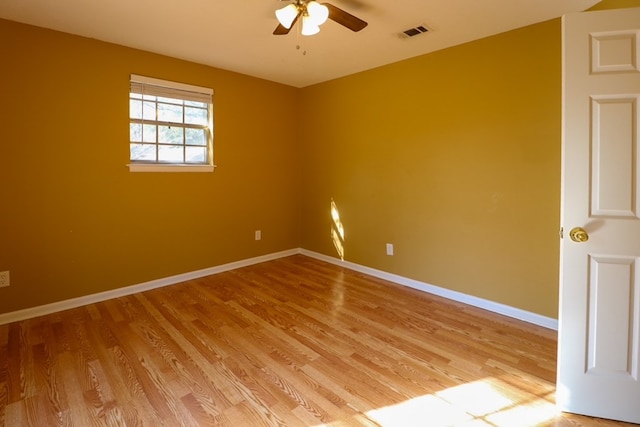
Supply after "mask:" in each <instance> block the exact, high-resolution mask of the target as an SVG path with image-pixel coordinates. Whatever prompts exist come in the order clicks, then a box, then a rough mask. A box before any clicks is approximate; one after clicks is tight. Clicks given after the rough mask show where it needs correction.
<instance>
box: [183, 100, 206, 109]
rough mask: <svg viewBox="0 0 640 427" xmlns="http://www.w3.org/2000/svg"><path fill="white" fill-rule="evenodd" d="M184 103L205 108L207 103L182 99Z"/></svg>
mask: <svg viewBox="0 0 640 427" xmlns="http://www.w3.org/2000/svg"><path fill="white" fill-rule="evenodd" d="M184 105H186V106H188V107H198V108H207V104H206V103H204V102H198V101H184Z"/></svg>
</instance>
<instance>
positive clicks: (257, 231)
mask: <svg viewBox="0 0 640 427" xmlns="http://www.w3.org/2000/svg"><path fill="white" fill-rule="evenodd" d="M261 239H262V231H260V230H256V240H261Z"/></svg>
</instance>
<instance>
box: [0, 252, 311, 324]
mask: <svg viewBox="0 0 640 427" xmlns="http://www.w3.org/2000/svg"><path fill="white" fill-rule="evenodd" d="M299 253H300V249H290V250H287V251H282V252H275V253H272V254H267V255H262V256H258V257H255V258H249V259H245V260H241V261H236V262H230V263H228V264H223V265H219V266H217V267H211V268H205V269H202V270H196V271H192V272H189V273H183V274H177V275H175V276H170V277H165V278H162V279H157V280H151V281H149V282H145V283H140V284H137V285H131V286H126V287H124V288H118V289H113V290H110V291H105V292H100V293H97V294H91V295H86V296H83V297H78V298H73V299H69V300H65V301H59V302H54V303H51V304H46V305H41V306H38V307H32V308H26V309H24V310H18V311H14V312H11V313H4V314H0V325H4V324H7V323H11V322H18V321H20V320H25V319H30V318H32V317H37V316H44V315H46V314H51V313H56V312H58V311H63V310H69V309H71V308H76V307H81V306H83V305H88V304H93V303H96V302H101V301H106V300H109V299H113V298H119V297H123V296H126V295H132V294H136V293H138V292H144V291H148V290H151V289H156V288H161V287H164V286H170V285H175V284H176V283H180V282H186V281H187V280H192V279H198V278H200V277H204V276H210V275H212V274H216V273H222V272H224V271H229V270H234V269H236V268H241V267H246V266H249V265H253V264H258V263H261V262H265V261H271V260H274V259H278V258H283V257H286V256H290V255H296V254H299Z"/></svg>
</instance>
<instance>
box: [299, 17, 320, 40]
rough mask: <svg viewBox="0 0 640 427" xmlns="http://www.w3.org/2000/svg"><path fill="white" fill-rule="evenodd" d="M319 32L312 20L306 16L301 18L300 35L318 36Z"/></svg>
mask: <svg viewBox="0 0 640 427" xmlns="http://www.w3.org/2000/svg"><path fill="white" fill-rule="evenodd" d="M319 32H320V27H319V26H318V24H316V23H315V22H313V19H312V18H310V17H309V16H308V15H304V16H302V35H303V36H312V35H314V34H318V33H319Z"/></svg>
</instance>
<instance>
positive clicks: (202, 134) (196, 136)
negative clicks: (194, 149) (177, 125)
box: [187, 129, 207, 145]
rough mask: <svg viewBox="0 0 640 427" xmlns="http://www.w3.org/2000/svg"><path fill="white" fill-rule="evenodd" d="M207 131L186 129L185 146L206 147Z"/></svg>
mask: <svg viewBox="0 0 640 427" xmlns="http://www.w3.org/2000/svg"><path fill="white" fill-rule="evenodd" d="M206 132H207V131H206V130H205V129H187V144H189V145H207V133H206Z"/></svg>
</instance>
